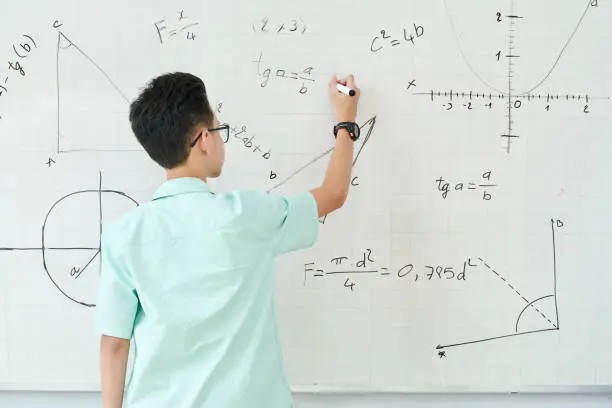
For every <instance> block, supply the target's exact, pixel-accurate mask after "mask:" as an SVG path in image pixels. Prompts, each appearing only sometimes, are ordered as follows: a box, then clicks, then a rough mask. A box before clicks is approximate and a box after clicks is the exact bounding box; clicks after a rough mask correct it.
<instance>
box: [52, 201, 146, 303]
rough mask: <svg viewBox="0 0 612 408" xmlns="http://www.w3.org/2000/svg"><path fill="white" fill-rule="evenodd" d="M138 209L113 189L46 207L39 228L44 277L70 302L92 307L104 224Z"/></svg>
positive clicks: (95, 294)
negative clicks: (43, 218) (44, 215)
mask: <svg viewBox="0 0 612 408" xmlns="http://www.w3.org/2000/svg"><path fill="white" fill-rule="evenodd" d="M135 206H138V202H136V201H135V200H134V199H133V198H131V197H129V196H128V195H126V194H124V193H122V192H120V191H113V190H84V191H77V192H74V193H71V194H68V195H66V196H64V197H62V198H60V199H59V200H58V201H56V202H55V203H54V204H53V205H52V206H51V208H50V210H49V212H48V213H47V216H46V217H45V221H44V223H43V226H42V258H43V267H44V269H45V272H46V273H47V276H48V277H49V279H50V280H51V282H52V283H53V285H54V286H55V287H56V288H57V289H58V290H59V292H60V293H61V294H62V295H64V296H65V297H67V298H68V299H70V300H71V301H73V302H75V303H77V304H80V305H82V306H86V307H95V300H96V298H97V290H98V279H99V275H100V274H99V271H100V262H99V259H100V238H101V234H102V229H103V226H104V223H108V222H112V221H113V220H114V219H116V218H117V217H118V216H120V215H121V214H123V213H125V212H126V211H128V210H131V209H133V208H134V207H135Z"/></svg>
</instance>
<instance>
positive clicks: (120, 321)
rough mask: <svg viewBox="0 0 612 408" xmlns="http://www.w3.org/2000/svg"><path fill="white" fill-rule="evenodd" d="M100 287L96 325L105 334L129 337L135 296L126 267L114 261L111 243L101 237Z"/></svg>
mask: <svg viewBox="0 0 612 408" xmlns="http://www.w3.org/2000/svg"><path fill="white" fill-rule="evenodd" d="M100 255H101V272H100V287H99V290H98V302H97V305H96V313H95V315H96V316H95V319H96V328H97V330H98V332H100V334H104V335H106V336H112V337H118V338H123V339H131V337H132V334H133V329H134V321H135V319H136V311H137V309H138V296H137V295H136V290H135V288H134V285H133V284H132V282H131V279H130V278H129V276H128V274H127V271H126V270H125V269H123V268H121V267H120V266H119V265H118V262H117V259H116V256H117V254H115V253H114V252H113V251H112V249H111V247H110V246H109V245H108V244H107V243H106V242H105V240H104V238H103V240H102V248H101V253H100Z"/></svg>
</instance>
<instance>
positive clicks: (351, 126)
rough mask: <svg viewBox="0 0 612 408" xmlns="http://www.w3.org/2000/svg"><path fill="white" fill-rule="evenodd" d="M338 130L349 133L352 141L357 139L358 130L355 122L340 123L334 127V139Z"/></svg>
mask: <svg viewBox="0 0 612 408" xmlns="http://www.w3.org/2000/svg"><path fill="white" fill-rule="evenodd" d="M340 129H346V130H347V131H348V133H349V136H350V137H351V139H352V140H353V141H355V140H357V139H359V134H360V128H359V125H358V124H357V123H355V122H340V123H338V124H337V125H336V126H334V137H337V136H338V131H339V130H340Z"/></svg>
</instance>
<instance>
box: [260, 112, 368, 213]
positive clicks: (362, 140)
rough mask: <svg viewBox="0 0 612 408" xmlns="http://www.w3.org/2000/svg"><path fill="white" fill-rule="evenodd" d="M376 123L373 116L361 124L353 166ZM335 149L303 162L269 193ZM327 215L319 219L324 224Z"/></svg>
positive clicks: (317, 163)
mask: <svg viewBox="0 0 612 408" xmlns="http://www.w3.org/2000/svg"><path fill="white" fill-rule="evenodd" d="M375 125H376V116H373V117H372V118H370V119H369V120H367V121H366V122H365V123H364V124H363V125H360V126H359V129H360V130H361V136H360V138H359V139H358V140H357V141H356V142H355V143H354V147H353V148H354V153H353V167H355V166H356V165H357V161H358V160H359V158H360V157H361V155H362V153H363V151H364V149H365V147H366V145H367V144H368V142H369V141H370V138H371V137H372V133H373V131H374V127H375ZM333 150H334V148H333V146H332V147H330V148H329V149H327V150H325V151H324V152H322V153H320V154H318V155H316V156H314V157H313V158H312V159H311V160H309V161H308V162H306V163H303V164H302V165H301V166H300V167H298V168H297V169H296V170H294V171H293V172H292V173H291V174H289V175H287V176H286V177H285V178H283V179H281V180H280V181H279V182H278V183H276V184H275V185H274V186H273V187H271V188H270V189H269V190H268V193H270V192H272V191H275V190H278V189H279V188H281V187H282V186H283V185H286V184H287V183H289V182H290V181H291V180H293V179H295V178H296V177H297V176H298V175H302V174H303V173H304V172H306V171H307V170H309V169H310V168H313V167H314V166H315V165H319V164H320V163H319V162H320V161H321V159H323V158H325V157H327V156H328V155H329V154H330V153H331V152H332V151H333ZM325 219H326V218H325V217H324V218H322V219H321V220H319V221H320V222H321V223H322V224H324V223H325Z"/></svg>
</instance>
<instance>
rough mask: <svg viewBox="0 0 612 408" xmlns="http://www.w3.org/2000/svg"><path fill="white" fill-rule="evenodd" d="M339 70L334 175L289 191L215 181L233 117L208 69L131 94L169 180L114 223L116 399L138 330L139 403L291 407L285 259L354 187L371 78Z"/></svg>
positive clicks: (111, 383) (107, 246)
mask: <svg viewBox="0 0 612 408" xmlns="http://www.w3.org/2000/svg"><path fill="white" fill-rule="evenodd" d="M337 82H338V81H337V78H336V77H335V76H334V77H333V78H332V79H331V81H330V84H329V87H330V89H329V91H330V97H331V102H332V105H333V107H334V110H335V114H336V119H337V123H338V125H339V126H337V127H334V133H335V134H336V135H335V137H336V141H335V149H334V150H333V153H332V155H331V159H330V162H329V167H328V169H327V172H326V174H325V179H324V181H323V183H322V184H321V186H320V187H318V188H315V189H313V190H311V191H308V192H304V193H300V194H293V195H289V196H284V197H283V196H273V195H268V194H265V193H258V192H253V191H236V192H233V193H231V194H226V195H219V194H215V193H214V192H212V191H211V190H210V189H209V187H208V185H207V180H208V178H213V177H218V176H219V175H220V174H221V169H222V167H223V161H224V142H227V140H228V138H229V127H228V125H221V124H219V123H218V121H217V118H216V117H215V115H214V113H213V111H212V110H211V107H210V104H209V101H208V97H207V94H206V88H205V86H204V83H203V82H202V81H201V80H200V79H199V78H198V77H196V76H193V75H190V74H186V73H172V74H166V75H162V76H160V77H158V78H155V79H154V80H152V81H151V82H150V83H149V84H148V86H147V87H146V88H145V89H144V90H143V91H142V93H141V94H140V95H139V97H138V98H137V99H136V100H135V101H134V102H133V103H132V104H131V106H130V123H131V126H132V130H133V132H134V134H135V135H136V138H137V139H138V141H139V142H140V144H141V145H142V146H143V148H144V149H145V150H146V152H147V153H148V154H149V156H150V157H151V158H152V159H153V160H154V161H155V162H157V163H158V164H159V165H160V166H162V167H163V168H164V169H165V170H166V175H167V181H166V182H164V183H163V184H162V185H161V186H160V187H159V189H158V190H157V192H156V193H155V195H154V196H153V199H152V200H151V201H150V202H148V203H145V204H143V205H141V206H140V207H138V208H137V209H135V210H134V211H132V212H130V213H129V214H126V215H125V216H124V217H122V218H121V219H120V220H119V221H118V222H116V223H115V224H114V225H112V226H111V227H108V228H106V229H105V232H104V235H103V239H102V267H101V278H100V290H99V300H98V305H97V306H98V307H97V310H96V324H97V328H98V330H99V331H100V333H101V335H102V338H101V344H100V369H101V379H102V399H103V407H104V408H120V407H121V406H122V402H123V390H124V384H125V374H126V365H127V359H128V351H129V346H130V339H131V338H132V336H134V338H135V339H137V352H136V356H135V360H134V368H133V373H132V377H131V381H130V385H129V387H128V392H127V395H126V399H125V403H126V406H127V407H128V408H162V407H163V408H209V407H210V408H247V407H248V408H287V407H291V406H292V398H291V392H290V389H289V386H288V383H287V381H286V379H285V376H284V372H283V364H282V360H281V358H282V355H281V348H280V345H279V343H278V338H277V332H276V330H277V329H276V321H275V311H274V292H273V289H272V288H273V280H274V275H273V261H274V257H275V256H277V255H279V254H281V253H286V252H289V251H294V250H297V249H300V248H306V247H309V246H311V245H313V244H314V242H315V240H316V238H317V234H318V226H319V222H318V218H319V217H321V216H323V215H326V214H329V213H330V212H332V211H335V210H336V209H338V208H340V207H341V206H342V205H343V203H344V202H345V200H346V197H347V194H348V189H349V183H350V175H351V168H352V160H353V142H354V138H355V137H358V135H359V133H358V128H357V129H356V128H355V126H356V124H355V123H354V122H355V117H356V114H357V101H358V98H359V90H358V89H357V88H356V86H355V81H354V78H353V76H352V75H351V76H349V77H348V78H346V81H341V82H343V83H345V84H346V85H347V86H349V87H351V88H353V89H355V90H356V92H357V93H356V95H355V96H347V95H345V94H342V93H340V92H338V91H337V88H336V86H337V85H336V84H337ZM330 133H331V132H330ZM287 137H291V135H287ZM331 137H334V134H332V135H331Z"/></svg>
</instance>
